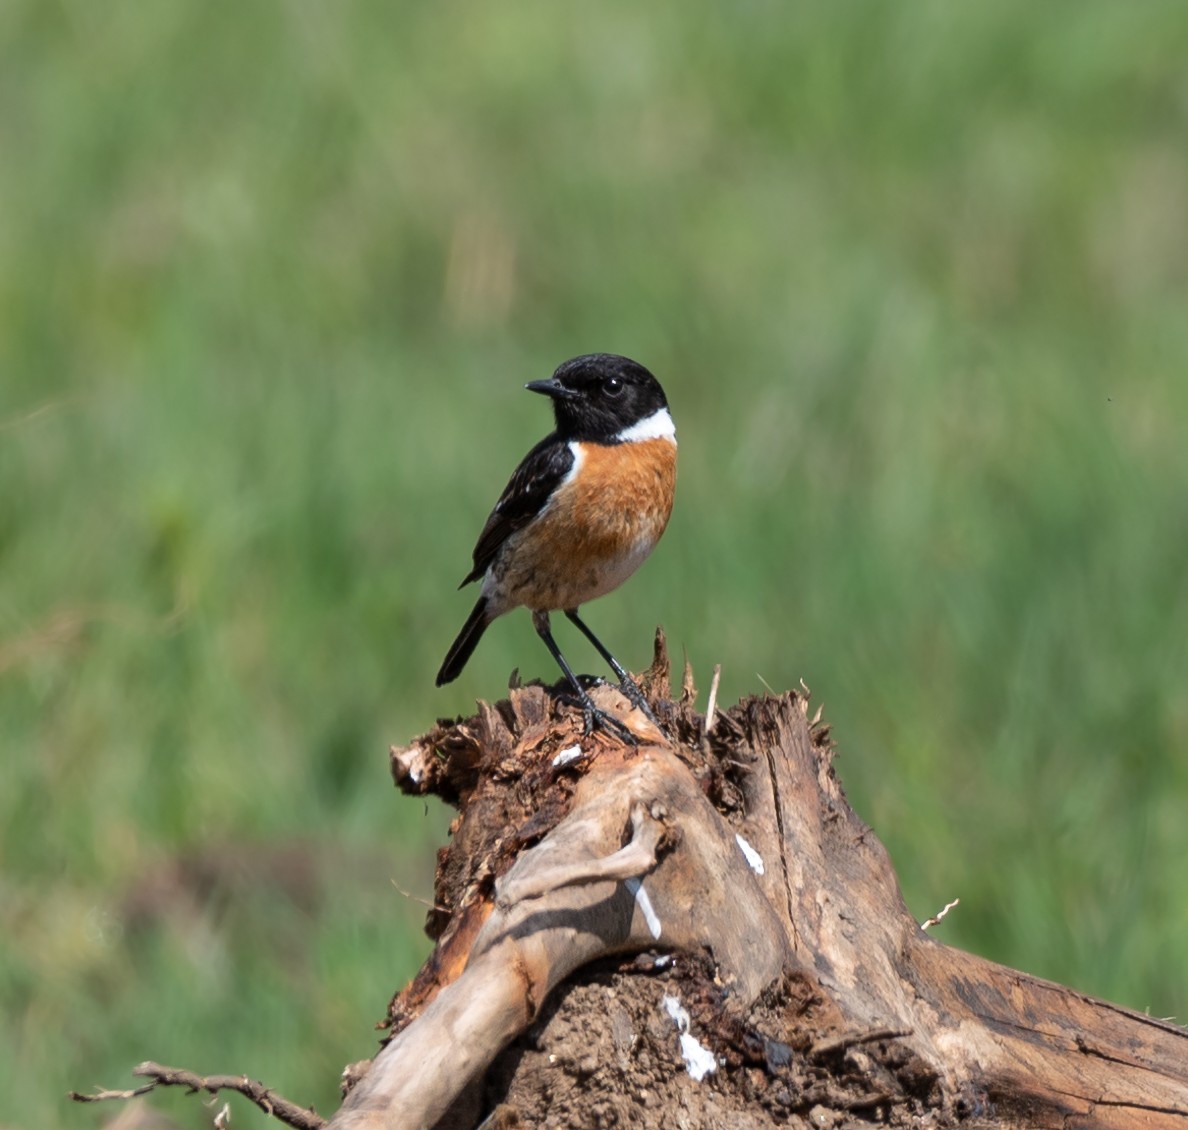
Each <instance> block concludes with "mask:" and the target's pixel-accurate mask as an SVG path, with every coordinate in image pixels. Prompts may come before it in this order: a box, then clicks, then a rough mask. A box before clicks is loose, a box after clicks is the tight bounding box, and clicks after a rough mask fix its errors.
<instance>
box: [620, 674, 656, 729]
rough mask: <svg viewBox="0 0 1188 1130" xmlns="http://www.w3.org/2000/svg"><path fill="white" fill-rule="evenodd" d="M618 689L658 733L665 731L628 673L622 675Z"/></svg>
mask: <svg viewBox="0 0 1188 1130" xmlns="http://www.w3.org/2000/svg"><path fill="white" fill-rule="evenodd" d="M619 690H620V691H622V692H623V696H624V697H625V698H626V699H628V700H629V701H630V702H631V704H632V706H635V707H636V708H637V709H638V710H639V712H640V713H641V714H642V715H643V716H644V717H645V718H646V719H647V720H648V721H649V722H651V723H652V725H653V726H655V727H656V729H657V730H659V731H660V733H662V734H663V733H664V732H665V730H664V727H663V726H662V725H661V724H660V719H659V718H657V717H656V715H655V714H654V713H653V712H652V708H651V706H650V705H649V704H648V700H647V699H646V698H645V697H644V693H643V691H641V690H640V689H639V684H638V683H637V682H636V681H635V680H634V679H633V678H632V677H631V676H630V675H626V676H624V678H623V681H622V682H621V683H620V684H619Z"/></svg>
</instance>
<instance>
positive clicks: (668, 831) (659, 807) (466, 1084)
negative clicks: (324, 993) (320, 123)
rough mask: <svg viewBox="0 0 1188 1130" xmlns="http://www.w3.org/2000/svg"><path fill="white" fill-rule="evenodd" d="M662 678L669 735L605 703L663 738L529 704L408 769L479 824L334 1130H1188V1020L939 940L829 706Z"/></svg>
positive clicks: (797, 696) (652, 678)
mask: <svg viewBox="0 0 1188 1130" xmlns="http://www.w3.org/2000/svg"><path fill="white" fill-rule="evenodd" d="M644 685H645V689H646V691H647V693H648V696H649V700H650V701H651V702H652V704H653V708H654V710H655V711H656V713H657V715H658V716H659V717H660V718H661V720H662V721H663V723H664V726H665V730H666V731H667V733H668V735H669V737H666V736H665V735H664V734H661V733H659V732H657V731H656V730H655V729H654V728H653V727H652V726H651V725H650V724H649V723H648V722H647V721H646V720H645V719H644V718H643V717H642V715H641V714H640V713H639V712H637V711H631V710H630V708H629V704H628V703H627V701H626V699H624V698H623V697H622V696H621V695H619V694H618V692H617V691H615V690H612V689H610V688H599V690H598V691H597V692H596V696H597V699H598V702H599V705H600V706H602V707H603V708H604V709H607V710H610V711H612V712H613V713H615V714H616V715H617V716H618V717H620V718H622V719H623V720H624V721H625V722H626V723H627V724H628V725H629V726H630V727H631V728H632V730H633V731H634V732H635V733H636V734H637V735H638V737H639V745H638V746H635V747H632V746H625V745H623V744H621V743H619V742H618V741H616V740H614V739H611V738H608V737H606V736H605V735H603V734H600V733H598V734H594V735H591V736H585V735H583V733H582V730H581V724H582V717H581V714H580V712H576V711H573V710H571V709H569V708H568V707H565V706H563V705H561V704H559V702H558V701H557V700H556V699H555V698H554V697H553V695H552V693H551V692H550V691H548V690H547V689H545V688H542V687H539V686H528V687H522V688H519V687H517V688H513V689H512V691H511V692H510V697H509V698H508V700H506V701H504V702H501V703H499V704H497V705H496V706H490V705H486V704H480V709H479V713H478V714H477V715H476V716H475V717H473V718H470V719H465V720H459V721H456V722H449V723H440V724H439V725H438V726H437V727H436V728H435V729H434V730H433V731H432V732H431V733H429V734H427V735H425V736H424V737H422V738H420V739H418V740H417V741H415V742H414V743H412V744H411V745H410V746H407V747H405V748H402V749H395V750H393V752H392V769H393V772H394V774H395V777H396V780H397V783H398V784H399V785H400V787H401V788H402V789H404V790H405V791H407V792H412V793H418V794H427V793H434V794H436V795H438V796H441V797H443V798H444V799H445V800H447V801H448V802H450V803H452V804H454V805H456V806H457V807H458V810H459V816H458V817H457V819H456V820H455V822H454V824H453V826H452V829H451V832H452V838H451V844H450V846H449V847H448V848H445V849H443V850H442V851H441V852H440V853H439V861H438V870H437V892H436V899H435V902H436V904H437V906H436V908H435V910H434V911H432V912H431V914H430V920H429V923H428V929H429V932H430V935H431V936H432V937H434V938H435V939H436V942H437V946H436V949H435V951H434V953H433V954H432V956H431V958H430V959H429V961H428V962H427V963H426V965H425V967H424V968H423V969H422V970H421V971H420V973H419V974H418V975H417V977H416V978H415V979H414V980H413V981H412V982H411V983H410V984H409V985H408V986H407V987H406V988H405V989H404V990H402V991H401V992H400V993H399V994H398V995H397V996H396V997H395V999H394V1000H393V1001H392V1003H391V1006H390V1009H389V1016H388V1021H387V1022H388V1024H389V1026H390V1033H389V1035H388V1038H387V1042H386V1044H385V1046H384V1047H383V1049H382V1050H381V1051H380V1052H379V1054H378V1055H377V1056H376V1057H375V1059H374V1060H373V1061H371V1062H370V1063H369V1064H361V1065H357V1066H356V1067H355V1068H354V1069H351V1070H350V1071H349V1072H348V1076H347V1079H346V1084H345V1085H346V1087H347V1094H346V1098H345V1101H344V1103H343V1106H342V1108H341V1109H340V1111H339V1112H338V1113H337V1114H336V1115H335V1116H334V1118H333V1119H332V1120H331V1123H330V1125H331V1126H332V1127H342V1128H346V1127H350V1128H351V1130H359V1128H363V1127H366V1128H369V1130H370V1128H379V1127H426V1128H428V1127H434V1126H439V1127H446V1126H456V1127H461V1126H474V1125H477V1124H478V1123H479V1122H480V1121H482V1120H483V1119H487V1120H488V1121H487V1125H490V1126H504V1127H510V1126H517V1125H523V1126H536V1125H548V1124H550V1122H551V1123H552V1124H555V1125H591V1126H593V1125H639V1126H652V1125H654V1126H674V1125H681V1126H684V1127H689V1128H694V1127H709V1126H740V1127H750V1126H753V1127H768V1126H774V1125H777V1124H778V1125H789V1124H791V1125H797V1124H800V1125H806V1126H807V1125H814V1126H826V1127H827V1126H848V1125H859V1124H868V1123H869V1122H871V1121H879V1122H883V1123H885V1124H890V1125H899V1126H950V1125H958V1124H962V1125H969V1126H973V1125H986V1126H990V1125H993V1126H1026V1127H1074V1126H1075V1127H1131V1126H1147V1127H1177V1128H1179V1130H1188V1038H1186V1033H1185V1031H1184V1030H1183V1029H1180V1028H1178V1027H1176V1026H1174V1025H1171V1024H1167V1023H1164V1022H1162V1021H1159V1020H1154V1019H1152V1018H1151V1017H1149V1016H1145V1015H1143V1014H1140V1013H1136V1012H1132V1011H1130V1010H1128V1009H1124V1008H1120V1007H1117V1006H1114V1005H1111V1004H1107V1003H1105V1002H1102V1001H1098V1000H1093V999H1092V998H1089V997H1087V996H1084V995H1083V994H1080V993H1077V992H1074V991H1073V990H1070V989H1067V988H1063V987H1061V986H1059V985H1055V984H1051V983H1049V982H1046V981H1041V980H1039V979H1037V978H1034V977H1030V976H1028V975H1027V974H1025V973H1020V972H1017V971H1015V970H1011V969H1007V968H1005V967H1003V966H1000V965H995V964H994V963H992V962H989V961H986V960H984V959H982V958H979V957H976V956H974V955H971V954H968V953H963V952H961V951H958V950H956V949H953V948H951V947H949V946H946V945H943V944H941V943H939V942H937V941H935V940H934V939H932V938H931V937H930V936H929V935H928V934H926V933H925V932H924V931H922V930H921V929H920V927H919V926H918V925H917V923H916V922H915V921H914V919H913V918H912V917H911V915H910V914H909V913H908V911H907V908H906V907H905V905H904V903H903V900H902V898H901V895H900V891H899V886H898V882H897V880H896V877H895V873H894V871H893V869H892V866H891V862H890V860H889V859H888V857H887V853H886V851H885V850H884V848H883V846H882V845H881V844H880V843H879V841H878V839H877V838H876V837H875V836H874V834H873V833H872V832H871V830H870V829H869V828H868V827H867V826H866V825H865V824H864V823H863V822H862V821H861V820H860V819H859V818H858V817H857V816H856V815H855V813H854V812H853V810H852V809H851V808H850V807H849V805H848V804H847V802H846V798H845V795H844V793H843V791H842V788H841V784H840V782H839V781H838V778H837V776H836V774H835V773H834V771H833V766H832V752H833V749H832V745H831V743H830V740H829V736H828V728H827V727H826V726H823V725H822V724H820V722H819V720H818V719H817V718H814V717H812V716H811V715H810V712H809V705H808V698H807V695H806V694H801V693H799V692H795V691H793V692H789V693H787V694H784V695H781V696H779V697H765V698H752V699H748V700H746V701H744V702H741V703H739V704H738V705H737V706H735V707H733V708H732V709H730V710H729V711H727V712H725V713H723V714H720V715H718V716H717V717H716V719H715V720H714V722H713V728H712V730H711V731H710V732H708V733H707V724H706V719H705V717H704V716H702V715H699V714H698V713H697V712H696V711H695V709H694V707H693V697H694V695H693V692H692V688H691V685H690V680H688V678H687V680H686V687H685V691H684V693H683V694H682V695H681V697H680V698H679V699H678V700H677V701H673V700H672V698H671V696H670V693H669V690H668V670H667V658H666V656H665V653H664V649H663V641H662V638H661V637H658V641H657V658H656V662H655V664H654V666H653V668H652V670H651V671H650V672H649V673H648V675H647V676H645V678H644ZM703 1073H704V1074H703ZM699 1075H701V1077H700V1078H697V1076H699Z"/></svg>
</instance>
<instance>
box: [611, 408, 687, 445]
mask: <svg viewBox="0 0 1188 1130" xmlns="http://www.w3.org/2000/svg"><path fill="white" fill-rule="evenodd" d="M646 439H670V440H672V442H673V446H675V445H676V425H675V424H674V423H673V422H672V417H671V416H670V415H669V414H668V409H667V408H661V409H659V410H658V411H656V412H653V413H652V414H651V415H650V416H648V417H647V419H644V420H640V421H639V423H637V424H632V425H631V427H629V428H624V429H623V430H622V431H621V432H619V433H618V435H616V436H615V441H616V442H617V443H640V442H642V441H643V440H646Z"/></svg>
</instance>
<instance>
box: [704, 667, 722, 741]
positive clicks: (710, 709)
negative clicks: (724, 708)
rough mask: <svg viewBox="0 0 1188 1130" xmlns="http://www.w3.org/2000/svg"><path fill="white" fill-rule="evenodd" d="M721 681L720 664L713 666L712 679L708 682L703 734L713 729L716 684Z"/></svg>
mask: <svg viewBox="0 0 1188 1130" xmlns="http://www.w3.org/2000/svg"><path fill="white" fill-rule="evenodd" d="M721 680H722V664H721V663H715V664H714V677H713V679H712V680H710V689H709V702H708V703H706V707H705V732H706V733H707V734H708V733H709V732H710V731H711V730H712V729H713V728H714V714H715V713H716V711H717V709H718V683H719V682H721Z"/></svg>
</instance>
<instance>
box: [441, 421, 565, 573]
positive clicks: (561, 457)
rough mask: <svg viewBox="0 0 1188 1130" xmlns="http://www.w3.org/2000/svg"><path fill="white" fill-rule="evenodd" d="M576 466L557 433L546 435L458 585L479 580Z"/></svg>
mask: <svg viewBox="0 0 1188 1130" xmlns="http://www.w3.org/2000/svg"><path fill="white" fill-rule="evenodd" d="M572 467H573V452H572V451H571V450H570V448H569V444H568V443H567V442H566V441H565V440H563V439H560V438H559V437H558V436H557V433H556V432H554V433H553V434H552V435H549V436H545V438H544V439H542V440H541V441H540V443H538V444H537V445H536V446H535V447H534V448H533V449H532V450H531V451H530V452H528V454H527V455H525V456H524V460H523V462H522V463H521V464H520V465H519V466H518V467H517V468H516V469H515V472H514V473H513V475H512V477H511V480H510V481H509V482H508V484H507V486H506V487H504V488H503V494H501V495H500V496H499V501H498V502H497V503H495V509H494V510H492V511H491V516H490V517H489V518H488V519H487V524H486V525H485V526H484V527H483V532H482V533H481V534H479V538H478V543H477V544H476V545H475V547H474V568H473V569H471V570H470V572H469V573H468V574H467V575H466V579H465V580H464V581H463V582H462V584H461V585H459V586H458V587H459V588H462V587H463V586H464V585H468V584H470V582H471V581H477V580H478V579H479V577H481V576H482V575H483V574H484V573H485V572H486V571H487V568H488V567H489V566H490V564H491V562H492V561H494V560H495V555H496V554H497V553H498V552H499V547H500V546H502V545H503V543H504V542H505V541H507V539H508V538H509V537H511V535H512V534H514V533H515V532H516V530H519V529H522V528H523V527H524V526H526V525H528V523H529V522H531V521H532V519H533V518H535V517H536V516H537V514H539V513H540V512H541V510H542V509H543V508H544V505H545V503H546V502H548V500H549V498H550V496H551V495H552V493H553V491H554V490H556V489H557V484H558V483H560V482H561V480H562V479H564V478H565V476H566V475H568V474H569V471H570V468H572Z"/></svg>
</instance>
